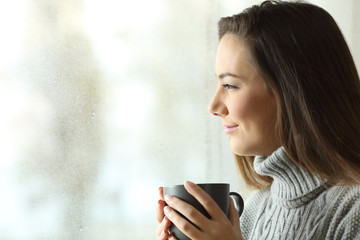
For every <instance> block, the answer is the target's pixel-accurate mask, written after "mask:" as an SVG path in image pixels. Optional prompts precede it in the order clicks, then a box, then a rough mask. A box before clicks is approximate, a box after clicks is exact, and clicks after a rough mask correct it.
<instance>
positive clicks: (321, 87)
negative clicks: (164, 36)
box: [157, 1, 360, 240]
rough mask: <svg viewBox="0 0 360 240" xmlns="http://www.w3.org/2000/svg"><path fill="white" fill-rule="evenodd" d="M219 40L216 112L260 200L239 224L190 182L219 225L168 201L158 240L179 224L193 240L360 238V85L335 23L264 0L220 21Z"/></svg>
mask: <svg viewBox="0 0 360 240" xmlns="http://www.w3.org/2000/svg"><path fill="white" fill-rule="evenodd" d="M219 39H220V43H219V46H218V52H217V56H216V74H217V79H218V88H217V91H216V93H215V96H214V98H213V100H212V102H211V104H210V106H209V111H210V112H211V113H212V114H214V115H215V116H218V117H220V118H221V119H222V121H223V124H224V125H225V132H226V133H227V134H228V135H229V136H230V147H231V149H232V151H233V152H234V153H235V158H236V161H237V165H238V168H239V170H240V172H241V174H242V176H243V177H244V179H245V181H246V183H247V184H248V186H250V187H253V188H257V189H258V191H256V192H255V193H254V194H253V195H252V196H251V197H250V198H249V199H248V200H247V202H246V205H245V209H244V213H243V215H242V216H241V218H240V221H239V219H238V217H237V216H236V215H237V213H236V210H235V208H234V206H233V204H231V207H230V210H229V216H225V215H224V214H221V212H220V211H219V209H218V207H217V206H216V205H215V204H214V202H213V200H212V199H210V198H209V197H208V196H207V195H206V194H205V193H204V192H203V191H202V190H201V189H200V188H199V187H198V186H197V185H195V184H193V183H187V184H186V188H187V189H188V191H189V192H190V193H191V194H192V195H193V196H194V197H196V198H197V199H198V200H199V202H200V203H202V204H203V206H204V207H205V209H207V210H208V211H209V214H210V216H211V219H206V218H204V216H202V215H201V214H199V213H198V212H196V211H195V210H194V209H193V208H192V207H190V206H188V205H187V204H186V203H184V202H182V201H181V200H179V199H177V198H175V197H171V196H168V197H167V198H166V199H165V200H166V203H167V204H168V205H169V206H167V207H165V202H164V201H163V200H159V204H158V208H157V218H158V221H159V223H160V224H159V227H158V230H157V234H158V236H159V239H175V238H174V237H173V236H171V235H170V234H169V233H168V232H167V230H168V228H169V226H170V225H171V224H175V225H176V226H177V227H178V228H179V229H180V230H182V231H183V232H184V233H185V234H186V235H188V236H189V237H190V238H191V239H204V240H205V239H254V240H259V239H360V186H359V183H360V111H359V110H358V107H359V106H360V80H359V75H358V72H357V70H356V67H355V64H354V61H353V58H352V56H351V53H350V51H349V48H348V46H347V44H346V42H345V40H344V38H343V36H342V34H341V32H340V30H339V28H338V26H337V24H336V23H335V21H334V20H333V18H332V17H331V16H330V15H329V14H328V13H327V12H326V11H325V10H323V9H321V8H319V7H317V6H314V5H311V4H307V3H300V2H272V1H266V2H264V3H262V4H261V5H260V6H253V7H251V8H248V9H246V10H245V11H244V12H242V13H240V14H238V15H235V16H232V17H226V18H222V19H221V20H220V21H219ZM254 156H255V157H254ZM160 192H161V188H160ZM164 207H165V208H164ZM173 209H176V210H177V211H179V212H180V213H182V214H183V215H184V216H186V217H187V218H188V219H189V220H190V221H192V222H194V223H195V224H196V225H197V226H198V228H196V227H194V226H193V225H191V224H190V223H189V222H188V221H186V220H185V219H184V218H182V217H181V216H180V215H178V214H177V213H176V212H175V211H174V210H173ZM164 211H165V212H164ZM164 214H165V217H164ZM239 225H240V226H239ZM240 229H241V230H240Z"/></svg>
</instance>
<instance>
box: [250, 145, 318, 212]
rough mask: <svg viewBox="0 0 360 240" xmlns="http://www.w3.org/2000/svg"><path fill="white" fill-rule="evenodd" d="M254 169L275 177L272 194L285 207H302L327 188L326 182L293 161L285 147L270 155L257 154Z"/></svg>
mask: <svg viewBox="0 0 360 240" xmlns="http://www.w3.org/2000/svg"><path fill="white" fill-rule="evenodd" d="M254 169H255V171H256V173H258V174H259V175H262V176H269V177H271V178H273V179H274V181H273V183H272V184H271V189H270V191H271V195H272V197H273V200H274V201H276V202H277V203H278V204H281V205H282V206H284V207H288V208H294V207H300V206H301V205H303V204H306V203H307V202H309V201H311V200H312V199H314V198H315V197H316V196H317V195H318V194H320V193H321V192H322V191H324V190H325V186H324V185H325V184H324V183H325V182H324V181H323V180H321V179H320V178H318V177H316V176H315V175H314V174H312V173H310V172H309V171H306V170H304V169H303V168H301V167H299V166H297V165H296V164H295V163H293V161H291V160H290V158H289V157H288V155H287V153H286V151H285V149H284V147H280V148H279V149H277V150H276V151H275V152H274V153H273V154H272V155H270V156H256V157H255V160H254Z"/></svg>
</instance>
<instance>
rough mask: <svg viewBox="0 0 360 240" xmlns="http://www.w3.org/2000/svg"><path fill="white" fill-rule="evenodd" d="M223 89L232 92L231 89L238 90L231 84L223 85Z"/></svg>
mask: <svg viewBox="0 0 360 240" xmlns="http://www.w3.org/2000/svg"><path fill="white" fill-rule="evenodd" d="M223 87H224V88H226V89H227V90H231V89H237V87H235V86H234V85H231V84H227V83H226V84H223Z"/></svg>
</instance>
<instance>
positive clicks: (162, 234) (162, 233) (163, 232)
mask: <svg viewBox="0 0 360 240" xmlns="http://www.w3.org/2000/svg"><path fill="white" fill-rule="evenodd" d="M164 236H165V230H162V232H161V235H160V237H161V238H162V237H164Z"/></svg>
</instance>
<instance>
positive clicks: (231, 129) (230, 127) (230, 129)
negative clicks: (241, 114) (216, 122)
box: [224, 125, 238, 134]
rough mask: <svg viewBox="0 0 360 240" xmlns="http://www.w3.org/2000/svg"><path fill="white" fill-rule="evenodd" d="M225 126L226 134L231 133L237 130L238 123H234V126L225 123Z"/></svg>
mask: <svg viewBox="0 0 360 240" xmlns="http://www.w3.org/2000/svg"><path fill="white" fill-rule="evenodd" d="M224 126H225V133H226V134H230V133H232V132H233V131H235V130H236V129H237V127H238V125H234V126H227V125H224Z"/></svg>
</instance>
